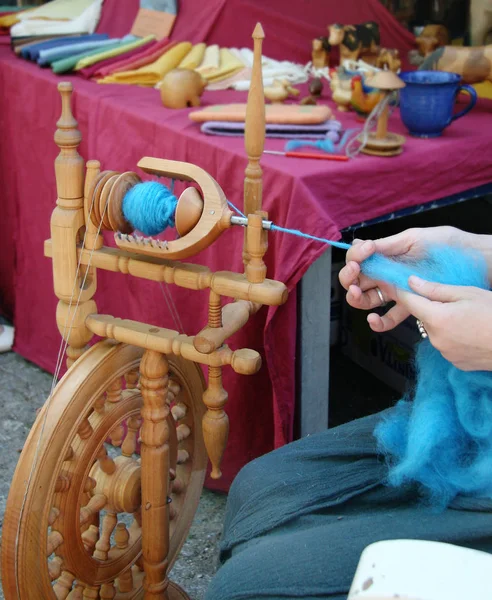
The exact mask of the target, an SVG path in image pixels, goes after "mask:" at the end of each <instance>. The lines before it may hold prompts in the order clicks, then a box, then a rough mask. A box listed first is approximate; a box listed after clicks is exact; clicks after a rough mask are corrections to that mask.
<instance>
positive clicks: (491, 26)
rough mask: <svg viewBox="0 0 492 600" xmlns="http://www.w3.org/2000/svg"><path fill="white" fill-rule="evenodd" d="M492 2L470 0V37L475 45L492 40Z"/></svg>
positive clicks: (481, 44)
mask: <svg viewBox="0 0 492 600" xmlns="http://www.w3.org/2000/svg"><path fill="white" fill-rule="evenodd" d="M491 36H492V4H491V2H490V0H470V38H471V43H472V45H473V46H485V45H487V44H490V43H491V42H492V39H491Z"/></svg>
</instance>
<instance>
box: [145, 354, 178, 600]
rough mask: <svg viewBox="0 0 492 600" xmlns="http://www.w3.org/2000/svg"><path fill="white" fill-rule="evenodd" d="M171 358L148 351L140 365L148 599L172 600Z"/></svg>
mask: <svg viewBox="0 0 492 600" xmlns="http://www.w3.org/2000/svg"><path fill="white" fill-rule="evenodd" d="M168 370H169V365H168V362H167V358H166V357H165V356H164V355H163V354H160V353H159V352H154V351H153V350H147V351H146V352H145V354H144V356H143V358H142V360H141V362H140V384H141V387H142V397H143V408H142V411H141V416H142V418H143V425H142V429H141V434H140V435H141V437H142V447H141V451H140V454H141V457H142V554H143V564H144V570H145V578H144V585H143V587H144V590H145V594H144V599H145V600H168V599H169V596H168V586H169V580H168V578H167V567H168V553H169V507H168V503H167V497H168V492H169V469H170V467H171V463H170V456H169V435H170V432H169V427H168V422H167V419H168V417H169V412H170V410H169V406H168V404H167V390H168V384H169V375H168Z"/></svg>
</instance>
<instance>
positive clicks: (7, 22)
mask: <svg viewBox="0 0 492 600" xmlns="http://www.w3.org/2000/svg"><path fill="white" fill-rule="evenodd" d="M33 10H34V9H33V8H28V9H27V10H22V11H17V12H15V13H12V14H11V15H4V16H3V17H0V27H12V25H15V24H16V23H19V21H20V19H19V16H20V15H21V14H26V13H30V12H32V11H33Z"/></svg>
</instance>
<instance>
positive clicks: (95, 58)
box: [75, 35, 155, 71]
mask: <svg viewBox="0 0 492 600" xmlns="http://www.w3.org/2000/svg"><path fill="white" fill-rule="evenodd" d="M152 40H155V35H148V36H147V37H145V38H142V39H141V40H136V41H135V42H129V43H128V44H124V45H122V46H118V47H117V48H113V49H112V50H106V51H101V52H99V53H98V54H92V55H91V56H86V57H85V58H81V59H80V60H79V62H78V63H77V64H76V65H75V71H80V69H84V68H85V67H90V66H91V65H93V64H95V63H97V62H100V61H102V60H106V59H107V58H112V57H114V56H119V55H120V54H125V53H126V52H130V50H134V49H135V48H139V47H140V46H143V45H144V44H147V42H150V41H152Z"/></svg>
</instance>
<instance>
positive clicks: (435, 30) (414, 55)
mask: <svg viewBox="0 0 492 600" xmlns="http://www.w3.org/2000/svg"><path fill="white" fill-rule="evenodd" d="M449 41H450V39H449V32H448V30H447V28H446V27H445V26H444V25H426V26H425V27H424V29H423V30H422V33H421V34H420V35H419V36H418V37H417V38H416V39H415V42H416V44H417V49H416V50H410V52H409V53H408V58H409V61H410V63H411V64H413V65H416V66H418V65H420V64H422V61H423V60H424V59H425V58H426V57H427V56H429V54H432V52H434V50H437V48H441V47H442V46H446V45H447V44H449Z"/></svg>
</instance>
